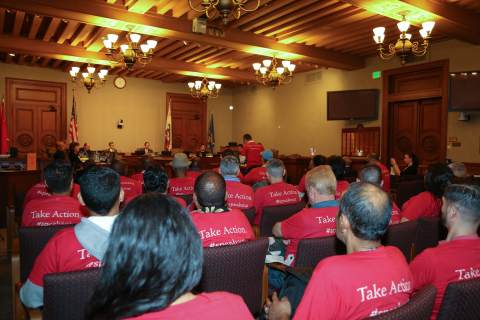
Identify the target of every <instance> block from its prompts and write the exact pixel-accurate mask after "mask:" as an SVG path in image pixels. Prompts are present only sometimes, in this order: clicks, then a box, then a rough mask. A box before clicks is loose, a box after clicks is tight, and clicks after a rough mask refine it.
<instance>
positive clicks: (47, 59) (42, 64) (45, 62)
mask: <svg viewBox="0 0 480 320" xmlns="http://www.w3.org/2000/svg"><path fill="white" fill-rule="evenodd" d="M50 60H51V58H43V61H42V63H41V64H40V67H41V68H45V67H46V66H47V65H48V63H49V62H50Z"/></svg>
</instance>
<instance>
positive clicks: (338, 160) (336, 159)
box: [327, 156, 349, 200]
mask: <svg viewBox="0 0 480 320" xmlns="http://www.w3.org/2000/svg"><path fill="white" fill-rule="evenodd" d="M327 165H329V166H330V167H331V168H332V171H333V174H334V175H335V179H337V193H336V194H335V200H339V199H340V197H341V196H342V193H343V192H344V191H345V190H347V188H348V184H349V183H348V181H342V179H343V173H344V172H345V161H343V158H342V157H341V156H330V157H328V158H327Z"/></svg>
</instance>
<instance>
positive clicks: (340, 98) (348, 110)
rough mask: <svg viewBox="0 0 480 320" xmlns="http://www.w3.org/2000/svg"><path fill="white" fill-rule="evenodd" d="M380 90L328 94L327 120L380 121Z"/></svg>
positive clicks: (330, 92)
mask: <svg viewBox="0 0 480 320" xmlns="http://www.w3.org/2000/svg"><path fill="white" fill-rule="evenodd" d="M377 110H378V90H377V89H369V90H349V91H329V92H327V120H358V119H378V112H377Z"/></svg>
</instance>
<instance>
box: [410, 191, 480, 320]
mask: <svg viewBox="0 0 480 320" xmlns="http://www.w3.org/2000/svg"><path fill="white" fill-rule="evenodd" d="M442 201H443V205H442V220H443V223H444V225H445V226H446V227H447V229H448V235H447V239H446V240H445V241H440V243H439V245H438V247H436V248H430V249H426V250H425V251H423V252H422V253H421V254H420V255H418V256H417V257H415V259H414V260H413V261H412V262H411V263H410V270H411V271H412V274H413V279H414V280H413V284H414V286H413V290H414V291H417V290H420V289H421V288H422V287H424V286H426V285H428V284H432V285H434V286H435V287H436V288H437V297H436V299H435V305H434V307H433V313H432V316H431V319H436V317H437V314H438V310H439V308H440V304H441V303H442V299H443V295H444V294H445V290H446V288H447V285H448V284H449V283H450V282H455V281H463V280H468V279H474V278H477V277H480V271H479V270H480V238H479V237H478V234H477V230H478V226H479V225H480V188H479V187H478V186H474V185H466V184H462V185H460V184H458V185H455V184H454V185H451V186H449V187H447V188H446V189H445V193H444V196H443V199H442Z"/></svg>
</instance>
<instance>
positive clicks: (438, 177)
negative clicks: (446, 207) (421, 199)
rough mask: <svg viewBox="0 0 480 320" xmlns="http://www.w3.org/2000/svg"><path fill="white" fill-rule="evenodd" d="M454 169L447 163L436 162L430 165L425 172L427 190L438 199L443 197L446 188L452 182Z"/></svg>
mask: <svg viewBox="0 0 480 320" xmlns="http://www.w3.org/2000/svg"><path fill="white" fill-rule="evenodd" d="M452 177H453V171H452V169H450V167H449V166H447V165H446V164H443V163H440V162H435V163H432V164H430V165H429V166H428V169H427V172H426V173H425V190H426V191H429V192H431V193H432V194H433V195H434V196H435V197H437V198H438V199H442V196H443V192H444V191H445V188H446V187H448V186H449V185H450V183H451V179H452Z"/></svg>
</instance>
